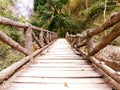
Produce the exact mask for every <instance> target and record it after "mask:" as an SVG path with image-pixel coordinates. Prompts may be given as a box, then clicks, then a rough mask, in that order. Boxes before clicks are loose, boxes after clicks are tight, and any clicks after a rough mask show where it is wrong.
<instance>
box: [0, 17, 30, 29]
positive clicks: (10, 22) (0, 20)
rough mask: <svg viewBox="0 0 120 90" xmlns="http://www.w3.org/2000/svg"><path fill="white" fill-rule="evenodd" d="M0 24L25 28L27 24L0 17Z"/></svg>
mask: <svg viewBox="0 0 120 90" xmlns="http://www.w3.org/2000/svg"><path fill="white" fill-rule="evenodd" d="M0 24H2V25H11V26H15V27H21V28H27V27H28V25H27V24H25V23H21V22H17V21H14V20H11V19H8V18H4V17H0Z"/></svg>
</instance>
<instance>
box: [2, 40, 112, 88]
mask: <svg viewBox="0 0 120 90" xmlns="http://www.w3.org/2000/svg"><path fill="white" fill-rule="evenodd" d="M2 90H112V88H111V87H110V86H109V85H108V84H107V82H106V81H105V80H104V79H103V78H102V75H101V74H99V73H98V71H97V70H96V69H95V67H93V66H92V65H91V63H89V62H88V61H87V60H84V59H83V57H82V56H78V55H76V54H75V53H74V52H73V51H72V49H71V46H70V45H69V44H68V42H67V41H66V40H65V39H58V40H57V41H56V42H55V43H54V44H53V45H52V46H51V47H50V48H49V49H47V50H46V51H44V55H42V56H39V57H36V58H35V59H34V63H30V64H29V65H27V67H26V68H25V69H23V70H21V71H20V72H18V73H17V74H16V76H15V77H14V78H12V79H10V80H9V83H8V84H7V85H4V88H2Z"/></svg>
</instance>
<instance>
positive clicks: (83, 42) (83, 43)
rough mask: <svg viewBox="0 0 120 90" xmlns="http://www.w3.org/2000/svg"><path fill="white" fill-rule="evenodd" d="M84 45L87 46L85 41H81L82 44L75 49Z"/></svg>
mask: <svg viewBox="0 0 120 90" xmlns="http://www.w3.org/2000/svg"><path fill="white" fill-rule="evenodd" d="M86 44H87V40H84V41H82V42H81V43H80V44H79V45H78V46H77V48H80V47H83V46H85V45H86Z"/></svg>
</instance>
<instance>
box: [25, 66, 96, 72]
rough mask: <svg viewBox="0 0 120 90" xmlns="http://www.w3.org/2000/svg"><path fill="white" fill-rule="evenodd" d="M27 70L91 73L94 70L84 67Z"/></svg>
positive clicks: (31, 68) (30, 68) (29, 68)
mask: <svg viewBox="0 0 120 90" xmlns="http://www.w3.org/2000/svg"><path fill="white" fill-rule="evenodd" d="M27 70H35V71H36V72H37V71H93V70H96V69H95V68H85V67H81V68H69V67H68V68H59V67H57V68H50V67H49V68H45V67H42V68H37V67H28V69H27Z"/></svg>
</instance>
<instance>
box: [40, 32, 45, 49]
mask: <svg viewBox="0 0 120 90" xmlns="http://www.w3.org/2000/svg"><path fill="white" fill-rule="evenodd" d="M39 40H40V43H41V47H43V46H44V38H43V31H41V32H40V33H39Z"/></svg>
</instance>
